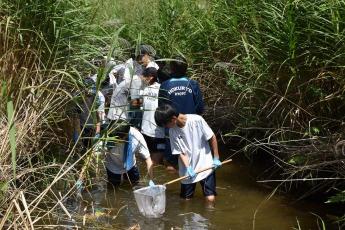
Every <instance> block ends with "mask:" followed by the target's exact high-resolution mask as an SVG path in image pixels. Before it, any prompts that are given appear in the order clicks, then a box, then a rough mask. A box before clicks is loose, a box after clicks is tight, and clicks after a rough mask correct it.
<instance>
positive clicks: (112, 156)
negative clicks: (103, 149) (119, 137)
mask: <svg viewBox="0 0 345 230" xmlns="http://www.w3.org/2000/svg"><path fill="white" fill-rule="evenodd" d="M129 135H131V140H132V142H131V143H130V145H131V147H130V148H131V150H132V152H131V155H130V156H128V157H132V158H133V159H132V160H131V162H132V164H131V165H128V166H127V167H128V168H132V167H133V166H135V165H136V159H135V154H136V153H139V154H140V156H141V157H142V158H143V159H147V158H148V157H150V152H149V150H148V148H147V144H146V142H145V139H144V137H143V135H142V134H141V133H140V132H139V131H138V130H137V129H136V128H133V127H131V128H130V130H129ZM124 146H125V143H121V144H116V145H115V147H113V148H111V149H110V151H109V152H107V154H106V157H105V167H106V168H107V169H108V170H109V171H111V172H112V173H115V174H122V173H126V169H125V168H124V164H123V155H124Z"/></svg>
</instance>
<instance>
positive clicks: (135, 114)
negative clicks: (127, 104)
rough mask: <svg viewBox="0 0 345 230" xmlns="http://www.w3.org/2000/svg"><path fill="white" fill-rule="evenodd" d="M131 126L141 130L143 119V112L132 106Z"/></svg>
mask: <svg viewBox="0 0 345 230" xmlns="http://www.w3.org/2000/svg"><path fill="white" fill-rule="evenodd" d="M128 116H129V119H130V122H129V123H130V124H131V125H132V126H134V127H135V128H137V129H138V130H141V121H142V119H143V111H142V110H140V107H139V108H137V107H133V106H131V108H130V112H129V113H128Z"/></svg>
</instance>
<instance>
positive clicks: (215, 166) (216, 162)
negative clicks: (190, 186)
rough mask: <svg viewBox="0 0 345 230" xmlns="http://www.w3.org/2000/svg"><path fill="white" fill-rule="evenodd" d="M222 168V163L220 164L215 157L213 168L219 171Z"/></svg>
mask: <svg viewBox="0 0 345 230" xmlns="http://www.w3.org/2000/svg"><path fill="white" fill-rule="evenodd" d="M220 166H222V162H220V160H219V158H218V157H214V158H213V167H214V169H217V168H219V167H220Z"/></svg>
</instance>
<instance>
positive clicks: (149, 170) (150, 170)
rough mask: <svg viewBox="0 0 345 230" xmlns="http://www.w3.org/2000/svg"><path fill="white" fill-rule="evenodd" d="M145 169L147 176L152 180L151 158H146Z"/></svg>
mask: <svg viewBox="0 0 345 230" xmlns="http://www.w3.org/2000/svg"><path fill="white" fill-rule="evenodd" d="M145 162H146V167H147V174H148V175H149V177H150V179H152V178H153V167H152V165H153V163H152V160H151V157H148V158H147V159H146V160H145Z"/></svg>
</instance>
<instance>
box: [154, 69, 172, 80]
mask: <svg viewBox="0 0 345 230" xmlns="http://www.w3.org/2000/svg"><path fill="white" fill-rule="evenodd" d="M157 78H158V82H159V83H163V82H165V81H166V80H169V79H170V75H169V72H168V71H167V70H165V69H162V68H159V69H158V71H157Z"/></svg>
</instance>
